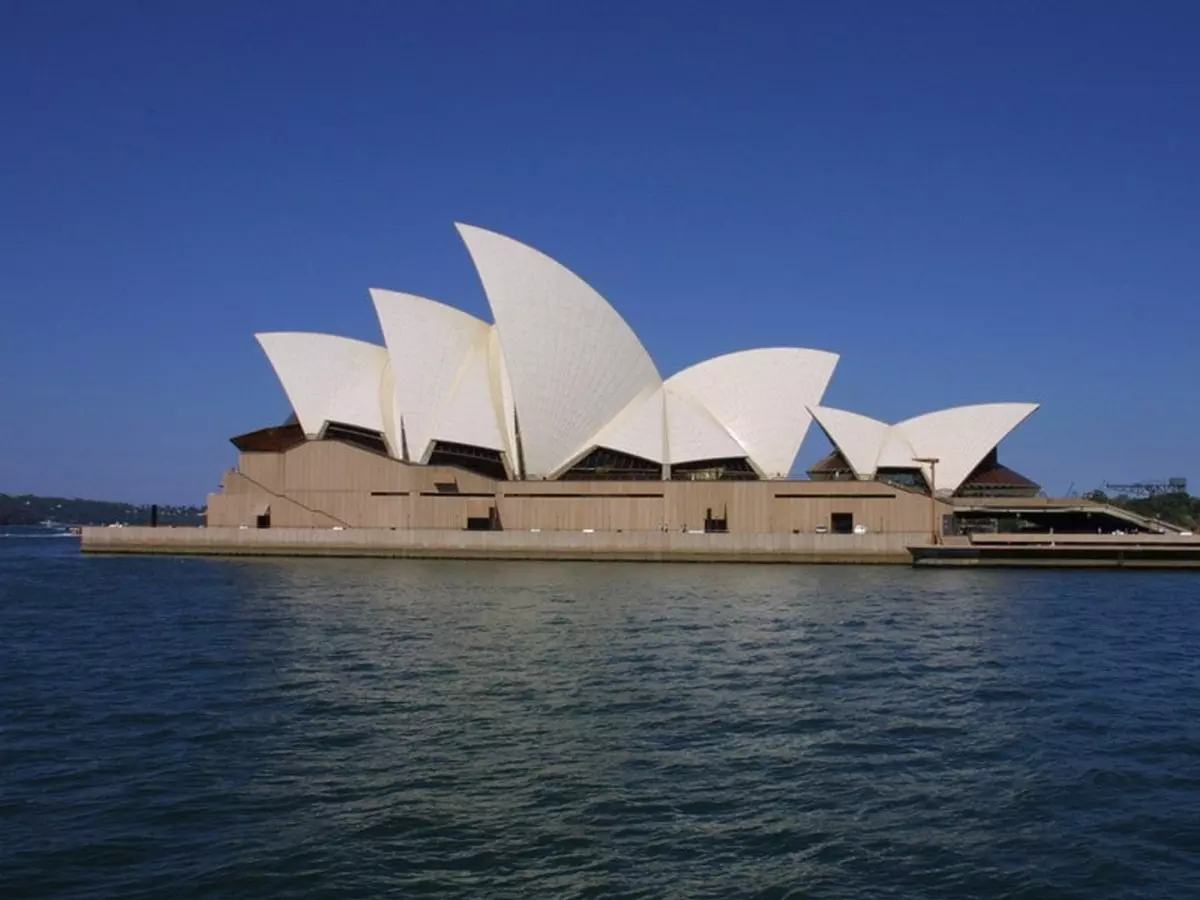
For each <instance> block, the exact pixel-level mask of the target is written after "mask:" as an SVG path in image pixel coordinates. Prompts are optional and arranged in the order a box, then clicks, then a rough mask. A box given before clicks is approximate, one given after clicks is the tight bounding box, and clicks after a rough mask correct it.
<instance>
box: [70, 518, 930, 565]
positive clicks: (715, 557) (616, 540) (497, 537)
mask: <svg viewBox="0 0 1200 900" xmlns="http://www.w3.org/2000/svg"><path fill="white" fill-rule="evenodd" d="M928 539H929V538H928V535H927V534H920V533H908V532H896V533H889V534H791V533H788V534H773V533H735V534H694V533H681V532H661V531H627V532H613V531H603V532H601V531H597V532H592V533H587V532H574V531H541V532H533V531H458V530H450V529H395V530H393V529H388V528H347V529H345V530H342V531H336V530H333V529H327V528H263V529H250V528H246V529H243V528H148V527H124V528H100V527H87V528H84V529H83V534H82V543H81V546H82V548H83V551H84V552H85V553H135V554H136V553H141V554H147V553H163V554H176V555H202V556H339V557H390V558H425V559H524V560H626V561H632V562H713V563H722V562H724V563H745V562H771V563H843V564H888V565H911V563H912V556H911V555H910V553H909V551H908V548H909V547H910V546H911V545H913V544H920V543H923V542H926V541H928Z"/></svg>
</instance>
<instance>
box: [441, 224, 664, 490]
mask: <svg viewBox="0 0 1200 900" xmlns="http://www.w3.org/2000/svg"><path fill="white" fill-rule="evenodd" d="M458 230H459V233H460V234H461V235H462V238H463V241H464V242H465V243H466V245H467V250H468V251H469V252H470V254H471V259H472V260H473V262H474V263H475V268H476V269H477V270H478V271H479V277H480V280H481V281H482V283H483V289H484V292H485V293H486V294H487V298H488V303H489V304H490V305H491V308H492V313H493V315H494V316H495V319H496V327H497V329H498V331H499V334H500V347H501V350H502V352H503V356H504V362H505V368H506V370H507V373H508V377H509V380H510V382H511V385H512V392H513V403H514V407H515V411H516V414H517V416H519V419H520V426H521V444H522V448H523V455H524V458H525V467H526V472H527V474H529V475H531V476H534V477H549V476H552V475H554V474H556V473H557V472H558V471H559V470H560V469H561V468H562V467H563V466H565V465H566V464H567V463H568V462H570V460H572V459H573V458H574V457H575V456H577V455H578V454H579V453H580V452H583V451H586V450H587V446H586V444H587V442H588V441H589V440H590V439H591V438H593V436H595V435H596V434H597V433H599V432H600V430H601V429H602V428H604V426H606V425H607V424H608V423H609V422H611V421H612V420H613V419H614V418H615V417H616V416H617V415H618V414H619V413H621V412H622V411H623V410H624V409H625V408H626V407H627V406H629V404H630V403H631V402H632V401H633V400H634V399H635V398H637V397H638V396H639V395H641V394H643V393H645V392H649V391H653V390H654V389H656V388H657V387H658V386H659V384H660V383H661V379H660V377H659V374H658V370H657V369H656V368H655V367H654V363H653V362H652V361H651V359H650V356H649V355H648V354H647V353H646V350H645V348H644V347H642V344H641V342H640V341H639V340H638V339H637V336H636V335H635V334H634V333H633V331H632V330H631V329H630V327H629V326H628V325H627V324H626V323H625V320H624V319H622V318H621V316H620V315H618V313H617V312H616V310H614V309H613V308H612V307H611V306H610V305H609V304H608V302H607V301H605V299H604V298H603V297H601V296H600V295H599V294H598V293H596V291H594V290H593V289H592V288H591V287H590V286H588V284H587V283H586V282H584V281H583V280H582V279H581V278H579V276H577V275H576V274H575V273H573V272H571V271H570V270H569V269H567V268H566V267H564V266H562V265H560V264H559V263H557V262H555V261H554V260H553V259H551V258H550V257H548V256H546V255H544V254H542V253H540V252H539V251H537V250H535V249H533V248H532V247H528V246H526V245H525V244H522V243H520V242H518V241H515V240H513V239H512V238H508V237H504V236H503V235H499V234H496V233H495V232H492V231H487V230H485V229H482V228H476V227H474V226H471V225H459V226H458Z"/></svg>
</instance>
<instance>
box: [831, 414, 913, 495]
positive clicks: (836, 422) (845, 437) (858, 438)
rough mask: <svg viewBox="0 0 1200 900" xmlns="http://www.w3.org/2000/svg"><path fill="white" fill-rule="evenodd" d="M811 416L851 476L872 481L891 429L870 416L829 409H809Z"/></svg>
mask: <svg viewBox="0 0 1200 900" xmlns="http://www.w3.org/2000/svg"><path fill="white" fill-rule="evenodd" d="M810 412H811V413H812V416H813V418H814V419H816V421H817V424H818V425H819V426H820V427H821V430H822V431H824V432H825V436H826V437H828V438H829V441H830V443H832V444H833V445H834V447H836V448H837V449H838V451H840V452H841V454H842V456H843V457H844V458H845V460H846V462H847V463H848V464H849V465H850V468H851V469H853V470H854V474H855V475H856V476H857V477H858V478H861V479H864V480H869V479H871V478H874V477H875V470H876V468H878V461H879V454H880V450H881V449H882V448H883V445H884V443H885V442H886V441H887V438H888V435H889V433H890V432H891V426H890V425H888V424H887V423H886V422H880V421H879V420H878V419H872V418H871V417H870V416H864V415H860V414H859V413H853V412H849V411H848V410H844V409H834V408H833V407H831V406H815V407H811V408H810ZM906 465H912V463H911V462H909V463H906Z"/></svg>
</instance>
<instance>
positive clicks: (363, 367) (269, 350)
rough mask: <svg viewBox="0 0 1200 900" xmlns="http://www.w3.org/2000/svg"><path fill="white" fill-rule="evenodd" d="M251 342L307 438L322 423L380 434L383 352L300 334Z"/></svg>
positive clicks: (265, 335) (273, 335)
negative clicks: (276, 379)
mask: <svg viewBox="0 0 1200 900" xmlns="http://www.w3.org/2000/svg"><path fill="white" fill-rule="evenodd" d="M255 337H256V338H257V340H258V343H259V344H260V345H261V346H262V348H263V351H264V352H265V353H266V354H267V358H268V359H269V360H270V362H271V366H272V368H274V369H275V374H276V375H277V376H278V377H279V381H280V383H281V384H282V385H283V390H284V392H285V393H286V394H287V396H288V400H289V401H290V402H291V404H292V409H293V410H294V411H295V413H296V418H297V419H298V420H299V422H300V426H301V427H302V428H303V429H304V433H305V434H307V435H308V436H309V437H316V436H318V435H319V434H320V433H321V430H322V429H323V428H324V426H325V423H326V422H344V423H345V424H347V425H355V426H357V427H359V428H368V429H370V430H372V431H380V432H382V431H383V430H384V422H383V416H382V411H381V410H382V405H381V402H380V401H381V397H382V395H383V392H384V390H385V388H386V384H385V378H384V374H385V370H386V367H387V364H388V353H387V350H385V349H384V348H383V347H380V346H377V345H376V344H369V343H367V342H366V341H358V340H354V339H353V338H345V337H338V336H337V335H332V334H318V333H314V332H303V331H273V332H264V333H262V334H257V335H255Z"/></svg>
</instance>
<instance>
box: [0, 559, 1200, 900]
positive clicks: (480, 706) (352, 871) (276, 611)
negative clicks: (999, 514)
mask: <svg viewBox="0 0 1200 900" xmlns="http://www.w3.org/2000/svg"><path fill="white" fill-rule="evenodd" d="M13 543H18V542H13ZM20 543H22V544H28V543H29V542H20ZM1198 588H1200V581H1198V580H1197V579H1195V578H1194V577H1192V576H1190V575H1188V574H1182V575H1171V574H1139V575H1130V576H1125V575H1122V574H1120V573H1019V572H1007V573H1005V572H986V571H984V572H964V571H947V572H939V571H934V572H927V571H921V572H917V571H913V570H910V569H904V568H899V569H895V568H868V567H864V568H847V567H827V568H826V567H796V566H705V565H679V566H675V565H671V566H668V565H633V564H620V565H598V564H584V563H564V564H551V563H539V564H520V563H495V564H492V563H481V562H472V563H465V562H462V563H455V562H399V561H397V562H388V561H334V560H283V561H215V560H177V559H80V558H79V557H78V556H77V555H76V553H75V551H74V549H73V548H58V547H55V548H53V549H50V548H42V549H37V550H34V549H31V548H30V547H28V546H25V547H22V549H21V550H20V551H10V550H8V548H5V549H4V550H2V551H0V663H2V664H3V671H4V672H6V673H11V676H12V677H6V678H5V679H4V680H3V683H2V684H0V716H3V718H2V719H0V722H2V723H3V733H2V739H3V756H4V759H5V765H4V767H3V769H0V788H3V790H2V791H0V828H2V829H3V833H4V835H5V836H6V837H7V839H6V840H5V841H4V842H2V844H0V895H2V896H5V897H8V896H20V895H29V896H47V895H50V894H57V895H59V896H79V897H102V896H105V897H107V896H146V897H151V896H164V895H170V896H206V897H207V896H211V897H217V896H239V897H241V896H246V897H254V896H264V897H265V896H272V897H274V896H282V895H287V896H297V897H325V896H346V897H362V896H375V895H379V894H381V893H385V892H389V891H390V892H395V893H396V894H397V895H398V896H422V895H424V896H445V897H477V896H488V897H531V896H545V897H563V896H568V897H569V896H604V897H609V896H630V897H633V896H642V897H660V896H678V897H722V898H724V897H733V896H764V897H767V896H779V897H783V896H821V897H864V898H865V897H888V896H895V897H901V896H905V897H907V896H912V897H933V896H942V897H997V898H999V897H1011V896H1029V897H1033V896H1047V897H1059V896H1078V897H1089V898H1091V897H1127V896H1133V895H1137V896H1142V897H1164V898H1166V897H1172V898H1174V897H1182V896H1189V895H1190V894H1191V893H1194V891H1193V887H1194V885H1195V884H1196V882H1195V878H1196V873H1197V872H1198V871H1200V726H1198V725H1197V723H1198V722H1200V663H1198V662H1197V654H1196V651H1195V648H1196V647H1197V646H1200V640H1198V639H1200V605H1198V604H1197V601H1198V600H1200V590H1198Z"/></svg>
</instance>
